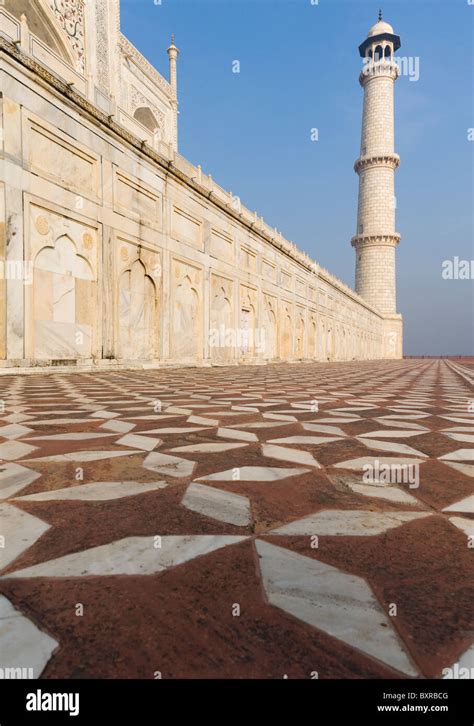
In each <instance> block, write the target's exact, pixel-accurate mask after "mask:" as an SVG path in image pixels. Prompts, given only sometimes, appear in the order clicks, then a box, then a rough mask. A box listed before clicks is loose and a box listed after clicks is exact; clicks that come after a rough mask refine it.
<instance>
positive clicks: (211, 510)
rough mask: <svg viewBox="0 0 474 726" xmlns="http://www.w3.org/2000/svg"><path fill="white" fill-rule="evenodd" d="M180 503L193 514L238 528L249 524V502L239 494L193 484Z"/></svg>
mask: <svg viewBox="0 0 474 726" xmlns="http://www.w3.org/2000/svg"><path fill="white" fill-rule="evenodd" d="M181 503H182V504H183V506H185V507H187V508H188V509H191V510H192V511H193V512H198V513H199V514H204V515H205V516H206V517H211V518H213V519H218V520H219V521H221V522H228V523H229V524H235V525H236V526H238V527H245V526H247V525H248V524H249V523H250V502H249V500H248V499H247V497H243V496H240V495H239V494H233V493H232V492H226V491H223V490H221V489H215V488H214V487H208V486H205V485H204V484H198V483H197V482H193V483H192V484H190V485H189V486H188V488H187V489H186V493H185V495H184V497H183V500H182V502H181Z"/></svg>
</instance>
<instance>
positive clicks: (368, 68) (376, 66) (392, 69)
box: [359, 58, 400, 86]
mask: <svg viewBox="0 0 474 726" xmlns="http://www.w3.org/2000/svg"><path fill="white" fill-rule="evenodd" d="M399 75H400V69H399V67H398V65H397V64H396V63H395V61H392V60H387V59H385V58H384V59H382V60H379V61H370V63H365V64H364V67H363V69H362V70H361V72H360V75H359V83H360V85H361V86H363V85H364V84H365V83H366V81H370V80H372V79H373V78H382V77H385V78H391V79H392V80H394V81H396V79H397V78H398V76H399Z"/></svg>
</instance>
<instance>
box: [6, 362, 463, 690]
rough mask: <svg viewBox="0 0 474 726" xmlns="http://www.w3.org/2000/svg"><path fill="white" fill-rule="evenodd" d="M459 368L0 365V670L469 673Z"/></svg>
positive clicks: (206, 674) (60, 673) (146, 674)
mask: <svg viewBox="0 0 474 726" xmlns="http://www.w3.org/2000/svg"><path fill="white" fill-rule="evenodd" d="M473 382H474V367H472V365H470V362H469V361H462V362H455V361H454V362H453V361H437V360H436V361H432V360H407V361H393V362H387V361H384V362H362V363H338V364H310V363H308V364H306V363H301V364H295V365H284V364H282V365H275V366H268V367H263V366H259V367H239V368H212V369H208V368H206V369H179V370H171V369H167V370H161V371H148V372H147V371H129V372H126V371H124V372H116V373H102V372H100V373H94V374H92V373H83V374H81V373H76V374H60V373H52V374H50V375H43V374H39V375H32V376H15V377H14V376H8V377H5V376H4V377H1V378H0V457H1V459H0V500H1V502H0V666H1V667H2V668H9V667H22V668H31V669H33V670H32V673H33V675H34V676H38V677H39V676H42V677H44V678H61V677H65V678H84V677H93V678H113V677H122V678H123V677H138V678H158V677H160V676H161V677H162V678H179V677H184V678H213V677H219V678H285V677H288V678H316V677H319V678H382V677H388V678H398V677H407V676H408V677H414V678H416V677H421V678H423V677H425V678H439V677H442V675H443V669H446V668H451V667H452V666H454V664H457V663H458V664H460V666H466V667H468V668H473V669H474V646H473V643H474V617H473V597H472V585H473V582H474V571H473V570H474V568H473V556H474V389H473Z"/></svg>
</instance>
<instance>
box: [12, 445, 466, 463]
mask: <svg viewBox="0 0 474 726" xmlns="http://www.w3.org/2000/svg"><path fill="white" fill-rule="evenodd" d="M0 448H1V447H0ZM439 458H440V460H441V461H474V449H458V450H457V451H451V453H450V454H445V455H444V456H440V457H439Z"/></svg>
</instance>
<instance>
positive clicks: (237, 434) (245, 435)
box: [217, 428, 258, 441]
mask: <svg viewBox="0 0 474 726" xmlns="http://www.w3.org/2000/svg"><path fill="white" fill-rule="evenodd" d="M217 436H220V437H221V438H222V439H237V440H239V441H258V437H257V436H256V435H255V434H250V433H249V432H248V431H239V430H238V429H226V428H219V429H217Z"/></svg>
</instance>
